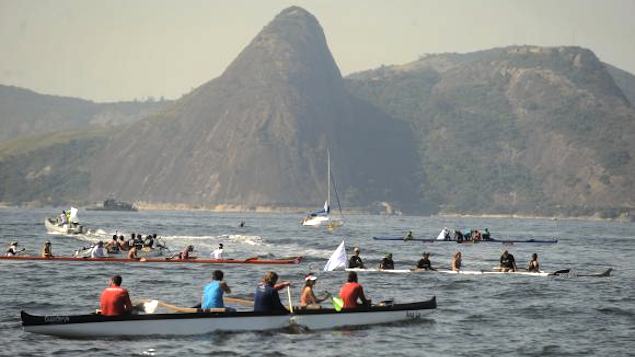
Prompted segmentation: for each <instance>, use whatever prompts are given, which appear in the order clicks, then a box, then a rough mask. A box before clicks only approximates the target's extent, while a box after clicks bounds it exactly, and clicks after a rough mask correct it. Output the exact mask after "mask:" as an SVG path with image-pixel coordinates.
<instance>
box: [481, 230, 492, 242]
mask: <svg viewBox="0 0 635 357" xmlns="http://www.w3.org/2000/svg"><path fill="white" fill-rule="evenodd" d="M491 239H492V236H491V235H490V234H489V229H487V228H485V232H483V240H491Z"/></svg>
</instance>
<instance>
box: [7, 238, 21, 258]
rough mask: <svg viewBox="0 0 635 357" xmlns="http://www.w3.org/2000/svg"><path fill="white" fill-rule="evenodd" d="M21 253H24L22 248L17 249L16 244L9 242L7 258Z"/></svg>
mask: <svg viewBox="0 0 635 357" xmlns="http://www.w3.org/2000/svg"><path fill="white" fill-rule="evenodd" d="M22 251H24V248H22V249H18V242H11V244H10V245H9V249H7V257H15V256H16V255H18V253H19V252H22Z"/></svg>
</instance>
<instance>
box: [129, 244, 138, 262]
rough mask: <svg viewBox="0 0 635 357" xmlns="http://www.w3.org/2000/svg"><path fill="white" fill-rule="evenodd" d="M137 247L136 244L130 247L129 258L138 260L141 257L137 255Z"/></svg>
mask: <svg viewBox="0 0 635 357" xmlns="http://www.w3.org/2000/svg"><path fill="white" fill-rule="evenodd" d="M137 251H138V250H137V247H136V246H132V248H130V250H129V251H128V259H134V260H137V259H139V256H138V255H137Z"/></svg>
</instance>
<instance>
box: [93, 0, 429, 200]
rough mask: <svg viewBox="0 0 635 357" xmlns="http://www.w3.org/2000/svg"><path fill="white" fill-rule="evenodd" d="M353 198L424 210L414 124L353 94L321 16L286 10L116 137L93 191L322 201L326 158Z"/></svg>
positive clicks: (145, 196) (131, 196)
mask: <svg viewBox="0 0 635 357" xmlns="http://www.w3.org/2000/svg"><path fill="white" fill-rule="evenodd" d="M327 149H330V151H331V156H332V170H333V172H334V176H335V179H336V182H337V185H338V190H339V193H340V195H342V196H343V199H344V201H346V203H347V204H349V205H368V204H370V203H372V202H376V201H389V202H399V204H400V205H406V206H408V205H409V206H413V205H414V204H415V203H416V202H417V200H418V197H417V182H416V179H415V177H414V174H415V172H416V171H417V169H418V162H419V160H418V159H417V154H416V150H415V145H414V140H413V136H412V134H411V132H410V130H409V128H408V126H407V124H405V123H402V122H400V121H399V120H395V119H394V118H391V117H389V116H388V115H386V114H384V113H383V112H382V111H381V110H378V109H377V108H375V107H373V106H371V105H370V104H368V103H366V102H365V101H363V100H361V99H358V98H356V97H353V96H351V95H349V94H348V92H347V91H346V88H345V86H344V82H343V79H342V77H341V75H340V72H339V70H338V68H337V65H336V64H335V61H334V60H333V58H332V56H331V54H330V51H329V49H328V47H327V44H326V40H325V37H324V33H323V31H322V29H321V27H320V25H319V23H318V22H317V20H316V19H315V18H314V17H313V16H312V15H311V14H309V13H308V12H306V11H304V10H303V9H301V8H298V7H291V8H288V9H286V10H284V11H283V12H282V13H280V14H279V15H278V16H277V17H276V18H275V19H274V20H273V21H272V22H271V23H270V24H268V25H267V26H266V27H265V28H264V29H263V30H262V31H261V32H260V33H259V34H258V35H257V36H256V37H255V38H254V39H253V40H252V41H251V43H250V44H249V45H248V46H247V47H246V48H245V49H244V50H243V51H242V52H241V53H240V55H239V56H238V57H237V58H236V59H235V60H234V61H233V63H232V64H231V65H230V66H229V67H228V68H227V69H226V71H225V72H224V73H223V74H222V75H221V76H220V77H219V78H216V79H214V80H212V81H210V82H208V83H206V84H204V85H202V86H201V87H199V88H197V89H195V90H194V91H193V92H191V93H190V94H188V95H187V96H185V97H184V98H182V99H181V100H179V101H177V102H176V103H174V105H172V106H171V107H169V108H168V109H166V110H164V111H162V112H160V113H159V114H157V115H155V116H153V117H150V118H148V119H146V120H143V121H140V122H138V123H136V124H135V125H133V126H132V127H131V128H130V129H129V130H127V131H126V132H125V133H121V134H120V135H118V136H116V137H115V138H114V139H113V140H112V142H111V143H110V144H109V146H108V147H107V148H106V149H105V150H104V151H103V152H102V153H101V155H100V156H99V159H98V160H97V161H96V163H97V165H95V167H94V168H93V172H94V173H95V175H93V180H92V182H91V193H92V195H93V197H95V198H99V197H104V196H107V195H115V196H117V197H125V198H126V199H127V200H142V201H146V202H154V203H163V202H172V203H189V204H201V205H208V206H209V205H220V204H224V205H240V206H243V207H251V206H274V205H275V206H301V207H307V206H316V205H317V206H319V205H321V204H322V202H323V200H324V199H325V197H326V184H327V181H326V180H327V179H326V153H327Z"/></svg>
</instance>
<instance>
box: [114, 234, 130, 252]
mask: <svg viewBox="0 0 635 357" xmlns="http://www.w3.org/2000/svg"><path fill="white" fill-rule="evenodd" d="M117 248H118V249H119V250H120V251H126V250H129V249H130V247H128V243H127V242H126V239H125V238H124V236H122V235H120V236H119V241H118V242H117Z"/></svg>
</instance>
